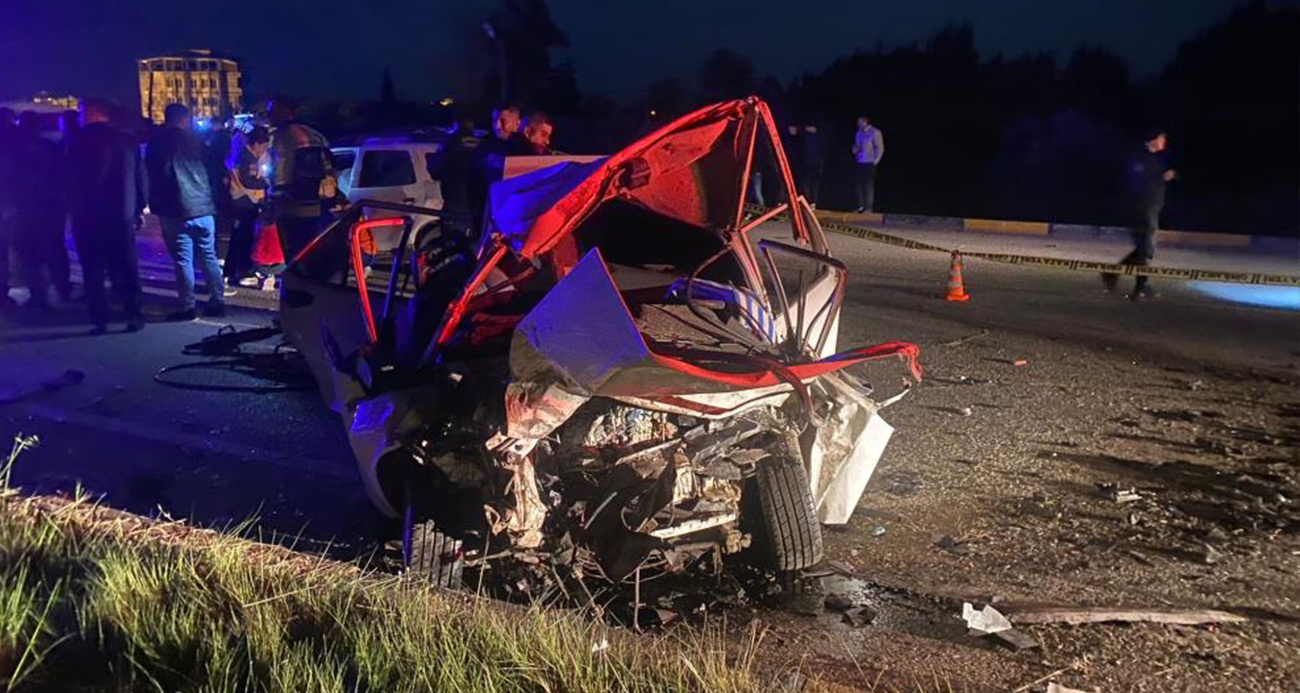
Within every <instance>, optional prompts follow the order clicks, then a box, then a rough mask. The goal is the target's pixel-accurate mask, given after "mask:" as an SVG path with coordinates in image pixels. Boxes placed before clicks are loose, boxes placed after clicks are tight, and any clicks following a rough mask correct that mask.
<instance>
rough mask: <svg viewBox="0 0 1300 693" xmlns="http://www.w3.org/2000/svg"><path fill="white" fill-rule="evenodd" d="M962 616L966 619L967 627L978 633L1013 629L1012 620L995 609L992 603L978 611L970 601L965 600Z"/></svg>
mask: <svg viewBox="0 0 1300 693" xmlns="http://www.w3.org/2000/svg"><path fill="white" fill-rule="evenodd" d="M961 617H962V619H963V620H964V621H966V627H967V628H969V629H971V630H972V631H975V632H976V633H977V634H978V635H990V634H993V633H997V632H999V631H1004V630H1010V629H1011V622H1010V621H1008V620H1007V617H1006V616H1003V615H1002V612H1000V611H998V610H997V609H994V608H993V607H992V605H986V606H985V607H984V608H983V609H981V610H979V611H976V610H975V607H974V606H971V603H970V602H963V603H962V605H961Z"/></svg>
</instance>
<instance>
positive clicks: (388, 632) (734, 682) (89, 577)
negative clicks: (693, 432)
mask: <svg viewBox="0 0 1300 693" xmlns="http://www.w3.org/2000/svg"><path fill="white" fill-rule="evenodd" d="M759 639H760V638H759V636H758V635H757V634H755V635H754V637H753V638H752V639H751V640H752V641H751V642H749V643H747V644H745V645H743V646H742V647H741V648H740V650H741V653H740V654H739V655H736V654H735V652H736V650H735V648H734V647H733V648H732V649H731V654H730V655H729V654H728V648H727V647H726V646H725V645H724V643H723V641H722V639H721V637H720V635H719V634H718V633H713V632H697V633H694V634H691V635H686V636H677V637H657V638H648V637H632V636H630V635H627V634H624V633H620V632H616V631H612V630H610V629H608V628H606V627H603V626H601V625H599V624H595V623H592V622H590V621H588V620H586V619H583V618H581V617H580V616H577V615H572V614H563V613H555V612H551V611H546V610H543V609H540V608H534V609H526V608H518V607H511V606H507V605H502V604H498V603H493V602H487V601H484V600H480V599H476V598H473V597H470V596H462V595H459V594H452V593H446V592H439V591H436V590H433V589H431V588H428V587H426V586H422V585H417V584H412V583H410V582H408V581H404V580H401V579H400V578H394V577H383V576H376V575H373V574H366V573H362V572H360V571H358V570H357V569H356V568H355V567H352V566H348V565H344V564H338V563H333V562H330V561H326V560H322V559H317V558H313V557H310V556H305V555H302V554H296V553H293V552H290V551H287V550H285V549H282V548H280V547H275V546H268V545H265V544H258V543H255V542H249V541H246V540H244V539H241V538H239V537H235V536H230V535H226V534H220V533H217V532H212V531H209V530H202V529H196V528H193V527H189V526H185V525H182V524H179V523H157V522H152V521H149V520H146V519H144V518H141V517H138V516H134V515H129V514H126V513H121V512H118V511H114V510H111V509H108V508H104V507H101V506H97V505H95V504H93V503H91V502H89V501H87V500H85V499H72V500H68V499H60V498H50V497H32V498H27V497H21V496H19V495H17V494H16V493H14V492H12V491H9V490H7V489H4V488H3V487H0V691H35V692H44V691H92V690H93V691H149V690H152V691H167V692H168V693H170V692H172V691H196V692H197V691H204V692H214V693H215V692H218V691H241V692H242V691H294V692H295V693H304V692H310V691H386V692H388V691H397V692H400V691H464V692H466V693H477V692H480V691H482V692H496V691H521V692H522V691H546V692H551V691H557V692H558V691H575V692H585V691H592V692H596V691H602V692H603V691H628V692H634V691H647V692H651V691H723V692H726V691H736V692H742V691H745V692H747V691H759V690H767V689H770V685H768V682H766V681H764V680H762V678H761V677H760V675H759V674H758V673H756V671H755V666H754V660H753V654H754V652H755V651H756V650H757V647H758V641H759ZM769 678H776V677H770V676H769Z"/></svg>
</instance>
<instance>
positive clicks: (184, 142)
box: [145, 103, 226, 322]
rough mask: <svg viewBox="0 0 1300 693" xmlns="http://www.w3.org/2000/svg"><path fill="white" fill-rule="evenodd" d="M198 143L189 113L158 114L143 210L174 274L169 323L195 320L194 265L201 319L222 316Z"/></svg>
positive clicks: (222, 288) (209, 187)
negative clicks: (202, 301) (199, 278)
mask: <svg viewBox="0 0 1300 693" xmlns="http://www.w3.org/2000/svg"><path fill="white" fill-rule="evenodd" d="M208 157H209V154H208V149H207V147H205V146H204V144H203V141H202V140H200V139H199V136H198V135H197V134H195V133H194V129H193V125H192V121H191V117H190V109H188V108H186V107H185V106H183V105H181V104H178V103H174V104H170V105H168V106H167V108H166V109H165V110H164V111H163V128H162V130H160V131H159V132H158V133H157V134H155V135H154V137H153V138H152V139H151V140H150V141H149V145H148V148H147V149H146V151H145V168H146V170H147V171H148V174H149V208H150V209H151V210H152V211H153V213H154V214H156V215H157V216H158V218H159V219H160V220H161V221H162V232H163V240H164V241H165V242H166V244H167V251H168V253H169V254H170V255H171V257H172V265H173V266H174V268H175V271H176V292H177V294H178V295H179V300H180V309H179V310H177V311H176V312H174V313H171V314H170V315H168V319H169V320H173V321H177V322H184V321H189V320H194V319H195V318H197V317H198V311H197V310H196V309H195V302H194V263H195V261H196V260H197V261H198V262H199V263H200V264H201V265H202V267H203V277H204V279H205V280H206V281H207V284H208V304H207V306H205V307H204V309H203V314H204V315H207V316H209V317H221V316H223V315H225V314H226V302H225V296H226V285H225V280H224V278H223V277H222V274H221V265H220V263H218V262H217V246H216V242H217V239H216V235H217V228H216V219H215V215H216V212H217V206H216V200H215V198H214V196H213V185H214V181H213V180H212V169H211V167H210V165H209V159H208Z"/></svg>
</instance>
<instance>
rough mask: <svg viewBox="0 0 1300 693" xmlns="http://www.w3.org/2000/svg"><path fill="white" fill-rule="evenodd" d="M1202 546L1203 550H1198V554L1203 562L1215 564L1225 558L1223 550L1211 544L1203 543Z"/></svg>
mask: <svg viewBox="0 0 1300 693" xmlns="http://www.w3.org/2000/svg"><path fill="white" fill-rule="evenodd" d="M1201 546H1202V550H1201V551H1199V552H1197V554H1196V555H1197V556H1198V557H1200V559H1201V562H1202V563H1204V564H1205V565H1214V564H1216V563H1218V562H1219V561H1221V560H1223V552H1222V551H1220V550H1218V549H1216V548H1214V547H1213V546H1210V545H1209V544H1202V545H1201Z"/></svg>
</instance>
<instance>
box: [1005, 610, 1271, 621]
mask: <svg viewBox="0 0 1300 693" xmlns="http://www.w3.org/2000/svg"><path fill="white" fill-rule="evenodd" d="M1011 618H1012V619H1014V621H1015V622H1016V623H1018V624H1026V623H1065V624H1069V625H1072V626H1077V625H1082V624H1085V623H1168V624H1172V625H1180V626H1198V625H1205V624H1209V623H1244V622H1246V621H1247V620H1249V619H1247V618H1246V617H1245V616H1241V615H1239V614H1234V613H1231V612H1228V611H1218V610H1215V609H1201V610H1190V611H1174V610H1163V609H1123V608H1113V607H1078V608H1055V609H1025V610H1017V611H1014V612H1012V613H1011Z"/></svg>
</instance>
